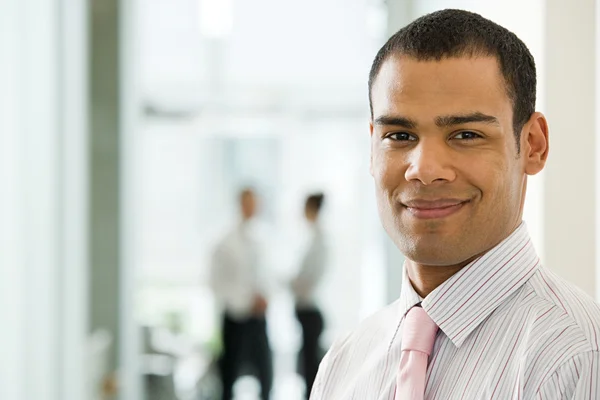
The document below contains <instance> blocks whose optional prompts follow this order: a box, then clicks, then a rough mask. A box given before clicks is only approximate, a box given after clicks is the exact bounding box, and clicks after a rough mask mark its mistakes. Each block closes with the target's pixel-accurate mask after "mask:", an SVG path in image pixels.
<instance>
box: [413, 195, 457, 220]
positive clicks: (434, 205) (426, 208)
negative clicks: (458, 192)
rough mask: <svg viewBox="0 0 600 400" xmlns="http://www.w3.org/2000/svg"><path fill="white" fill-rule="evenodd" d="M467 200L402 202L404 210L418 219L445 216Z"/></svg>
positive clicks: (453, 212)
mask: <svg viewBox="0 0 600 400" xmlns="http://www.w3.org/2000/svg"><path fill="white" fill-rule="evenodd" d="M468 202H469V200H458V199H442V200H433V201H430V200H413V201H409V202H406V203H404V204H403V205H404V207H406V210H407V211H408V212H409V213H411V214H412V215H413V216H414V217H416V218H420V219H435V218H445V217H448V216H450V215H452V214H455V213H457V212H458V211H460V210H461V209H462V208H463V206H464V205H465V204H467V203H468Z"/></svg>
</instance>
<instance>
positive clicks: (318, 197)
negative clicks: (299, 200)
mask: <svg viewBox="0 0 600 400" xmlns="http://www.w3.org/2000/svg"><path fill="white" fill-rule="evenodd" d="M324 200H325V195H324V194H323V193H315V194H311V195H309V196H308V197H307V198H306V203H305V207H306V208H308V209H311V210H314V211H316V212H317V213H318V212H319V211H321V207H322V206H323V201H324Z"/></svg>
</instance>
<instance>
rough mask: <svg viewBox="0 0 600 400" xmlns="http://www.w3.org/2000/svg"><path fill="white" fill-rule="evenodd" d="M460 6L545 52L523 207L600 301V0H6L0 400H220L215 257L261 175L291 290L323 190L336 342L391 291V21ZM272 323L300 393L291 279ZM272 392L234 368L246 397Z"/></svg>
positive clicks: (553, 259)
mask: <svg viewBox="0 0 600 400" xmlns="http://www.w3.org/2000/svg"><path fill="white" fill-rule="evenodd" d="M443 8H463V9H467V10H471V11H475V12H479V13H481V14H482V15H484V16H485V17H487V18H490V19H492V20H494V21H496V22H498V23H500V24H502V25H504V26H506V27H507V28H509V29H511V30H513V31H514V32H515V33H516V34H517V35H518V36H520V37H521V38H522V39H523V40H524V41H525V43H526V44H527V45H528V46H529V48H530V50H531V52H532V53H533V55H534V57H535V58H536V62H537V67H538V109H539V110H540V111H542V112H544V113H545V114H546V115H547V117H548V119H549V124H550V130H551V141H550V144H551V155H550V162H549V165H548V167H547V169H546V170H545V172H544V173H543V174H541V175H540V176H536V177H535V178H533V179H531V180H530V182H529V192H528V199H527V203H526V207H525V220H526V222H527V224H528V226H529V229H530V231H531V233H532V236H533V238H534V240H535V242H536V247H537V249H538V251H539V252H540V255H541V257H542V260H543V261H544V263H545V264H546V265H547V266H548V267H550V268H551V269H552V270H554V271H556V272H557V273H559V274H561V275H563V276H564V277H566V278H567V279H569V280H571V281H572V282H574V283H576V284H577V285H579V286H580V287H581V288H582V289H583V290H585V291H586V292H588V293H589V294H591V295H592V296H595V297H596V298H598V288H599V287H600V286H599V285H598V283H597V282H598V280H597V276H598V275H599V274H598V272H597V271H598V269H599V266H600V264H599V263H598V260H597V257H598V256H597V251H596V246H597V244H598V235H597V233H596V232H597V227H598V222H599V221H598V217H597V215H598V213H597V209H598V200H597V198H598V197H597V195H596V192H597V190H598V188H600V180H599V177H600V174H599V173H598V170H597V166H596V159H597V158H598V150H599V148H598V141H597V140H596V136H597V122H596V116H595V115H596V114H598V113H597V102H596V98H597V92H598V90H597V82H598V79H597V77H596V73H597V72H598V66H597V63H596V59H597V54H600V53H599V51H598V46H597V38H598V33H597V31H596V25H597V23H596V20H597V16H598V14H597V8H598V7H597V3H596V2H595V1H592V0H577V1H572V2H562V1H557V0H547V1H544V0H531V1H517V0H505V1H503V2H492V1H475V0H305V1H295V0H255V1H244V0H170V1H164V0H93V1H90V2H84V1H81V0H1V1H0V57H1V59H2V62H0V82H1V83H0V99H1V101H2V103H1V107H0V124H1V127H0V354H2V361H1V362H0V398H2V399H17V400H30V399H31V400H33V399H36V400H46V399H48V400H82V399H84V400H88V399H89V400H92V399H94V400H96V399H98V400H100V399H103V400H104V399H112V398H118V399H123V400H142V399H149V400H159V399H160V400H167V399H169V400H170V399H181V400H188V399H189V400H192V399H193V400H201V399H213V398H218V397H217V396H218V392H219V382H218V377H217V374H216V373H215V366H214V360H215V355H216V354H218V351H219V346H220V343H219V339H218V331H219V316H218V312H217V310H216V307H215V300H214V296H213V294H212V293H211V291H210V289H209V288H208V282H207V279H208V264H209V261H208V260H209V258H210V252H211V248H212V246H213V245H214V243H215V241H216V240H217V239H219V237H220V236H221V235H222V234H223V232H224V231H225V230H226V229H227V227H229V226H231V225H232V224H233V223H235V218H236V201H237V200H236V196H237V193H238V190H239V189H240V187H242V186H244V185H248V184H250V185H252V186H253V187H255V188H256V190H257V192H258V193H259V195H260V199H261V210H262V214H261V218H262V220H263V221H264V222H265V223H266V224H267V225H268V226H269V229H270V232H271V234H270V238H271V240H272V241H271V245H270V249H271V250H272V254H271V256H272V257H273V260H274V262H273V265H274V269H273V278H274V280H275V281H278V282H284V281H285V280H286V279H288V278H289V277H290V276H292V275H293V274H294V272H295V268H297V260H298V257H299V254H300V253H299V252H300V247H301V246H300V243H302V239H303V235H304V234H305V227H304V226H303V224H302V206H303V201H304V197H305V195H306V194H307V193H310V192H314V191H323V192H324V193H325V194H326V197H327V203H326V208H325V210H324V212H323V226H324V228H325V231H326V233H327V237H328V238H329V246H330V252H331V257H330V262H329V266H328V271H327V274H326V276H325V282H324V284H323V286H322V288H321V291H320V295H319V299H320V303H321V307H322V309H323V313H324V316H325V320H326V329H325V332H324V334H323V336H322V342H323V343H322V345H323V346H324V347H325V348H326V347H327V346H328V345H330V344H331V342H332V341H333V340H334V339H335V338H336V337H338V336H339V335H341V334H343V333H344V332H346V331H348V330H350V329H352V327H354V326H355V325H356V324H357V323H358V322H359V321H360V320H361V319H363V318H364V317H366V316H368V315H369V314H370V313H372V312H374V311H375V310H377V309H378V308H380V307H382V306H383V305H385V304H387V303H389V302H391V301H393V300H394V299H396V298H397V297H398V294H399V288H400V282H401V276H402V275H401V265H402V262H403V258H402V255H401V254H399V252H398V251H397V249H396V248H395V247H394V246H393V245H392V244H391V242H390V241H389V239H388V238H387V236H386V235H385V233H384V232H383V229H382V228H381V226H380V223H379V219H378V215H377V211H376V205H375V199H374V193H373V184H372V180H371V176H370V175H369V130H368V120H369V108H368V97H367V76H368V72H369V69H370V65H371V62H372V59H373V57H374V55H375V53H376V52H377V50H378V49H379V48H380V47H381V45H382V44H383V43H384V42H385V40H386V39H387V37H388V36H389V35H391V34H392V33H394V32H395V31H397V30H398V29H399V28H401V27H402V26H403V25H405V24H406V23H408V22H410V21H411V20H413V19H414V18H416V17H418V16H420V15H423V14H425V13H428V12H431V11H434V10H437V9H443ZM573 232H577V234H576V235H574V234H573ZM567 249H568V251H567ZM268 322H269V337H270V341H271V345H272V349H273V362H274V366H275V376H274V385H273V391H272V398H273V399H275V400H280V399H284V400H294V399H301V398H302V396H303V394H302V393H303V391H304V387H303V382H302V379H301V378H300V376H299V375H298V374H297V372H296V353H297V351H298V348H299V346H300V328H299V326H298V324H297V322H296V321H295V319H294V318H293V304H292V299H291V296H290V293H289V291H287V290H285V285H280V286H279V287H278V289H277V290H275V291H274V293H273V297H272V299H271V303H270V307H269V311H268ZM257 385H258V383H257V382H256V381H255V380H253V379H252V378H250V377H244V378H242V379H240V380H239V381H238V383H237V384H236V393H237V397H236V398H239V399H254V398H256V395H257V391H258V386H257Z"/></svg>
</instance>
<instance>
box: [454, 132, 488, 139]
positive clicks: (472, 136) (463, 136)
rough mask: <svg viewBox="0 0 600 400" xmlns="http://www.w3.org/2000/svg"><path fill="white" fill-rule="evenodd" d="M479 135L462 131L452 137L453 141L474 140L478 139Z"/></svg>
mask: <svg viewBox="0 0 600 400" xmlns="http://www.w3.org/2000/svg"><path fill="white" fill-rule="evenodd" d="M480 138H481V135H480V134H478V133H475V132H471V131H464V132H459V133H457V134H456V135H454V137H453V139H459V140H474V139H480Z"/></svg>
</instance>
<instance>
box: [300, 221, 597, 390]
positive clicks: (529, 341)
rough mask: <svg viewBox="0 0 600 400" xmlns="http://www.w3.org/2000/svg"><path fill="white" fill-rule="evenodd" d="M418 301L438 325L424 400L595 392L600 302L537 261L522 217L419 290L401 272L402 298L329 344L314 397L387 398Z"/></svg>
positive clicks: (314, 388) (430, 358) (392, 386)
mask: <svg viewBox="0 0 600 400" xmlns="http://www.w3.org/2000/svg"><path fill="white" fill-rule="evenodd" d="M574 267H575V268H576V267H577V266H574ZM419 302H422V307H423V309H425V311H427V313H428V314H429V316H430V317H431V318H432V319H433V320H434V321H435V323H436V324H437V325H438V326H439V328H440V329H439V331H438V333H437V336H436V340H435V344H434V347H433V351H432V353H431V356H430V357H429V363H428V367H427V377H426V388H425V394H424V398H425V399H426V400H434V399H435V400H455V399H456V400H458V399H469V400H472V399H486V400H488V399H502V400H504V399H577V400H583V399H590V400H591V399H600V385H599V380H600V353H599V350H598V347H599V340H600V307H599V306H598V305H597V304H596V303H595V302H594V301H593V300H592V299H591V298H590V297H588V296H587V295H586V294H584V293H583V292H582V291H580V290H578V289H577V288H575V287H574V286H572V285H570V284H568V283H566V282H565V281H563V280H562V279H560V278H558V277H557V276H556V275H554V274H553V273H551V272H550V271H548V270H547V269H545V268H544V267H542V265H541V264H540V260H539V258H538V256H537V254H536V252H535V249H534V248H533V245H532V243H531V240H530V238H529V235H528V233H527V228H526V226H525V224H524V223H523V224H521V226H520V227H519V228H518V229H517V230H516V231H515V232H514V233H513V234H511V235H510V236H509V237H508V238H507V239H505V240H504V241H503V242H502V243H500V244H499V245H498V246H496V247H495V248H493V249H492V250H490V251H489V252H487V253H486V254H485V255H483V256H482V257H480V258H478V259H477V260H475V261H473V262H472V263H470V264H469V265H468V266H466V267H465V268H463V269H462V270H460V271H459V272H457V273H456V274H455V275H453V276H452V277H451V278H450V279H448V280H447V281H446V282H444V283H443V284H442V285H440V286H439V287H438V288H436V289H435V290H434V291H433V292H431V293H430V294H429V295H428V296H427V297H426V298H425V299H421V298H420V297H419V295H418V294H417V293H416V292H415V291H414V289H413V287H412V285H411V284H410V281H409V280H408V279H407V277H406V272H405V276H404V281H403V284H402V291H401V295H400V299H398V300H397V301H396V302H394V303H393V304H391V305H389V306H387V307H386V308H384V309H383V310H381V311H379V312H377V313H376V314H375V315H373V316H371V317H369V318H367V319H366V320H365V321H363V322H362V323H361V324H360V325H359V327H358V328H357V329H356V330H355V331H353V332H352V333H350V334H349V335H347V336H346V337H344V338H342V339H340V340H338V341H336V342H335V343H334V344H333V346H332V348H331V349H330V350H329V352H328V353H327V355H326V356H325V358H324V359H323V362H322V363H321V366H320V368H319V374H318V376H317V380H316V382H315V385H314V387H313V391H312V394H311V400H347V399H356V400H368V399H373V400H375V399H377V400H393V399H394V389H395V387H394V386H395V379H396V374H397V371H398V366H399V364H400V351H401V350H400V345H401V343H400V342H401V337H402V323H403V319H404V316H405V314H406V313H407V312H408V310H409V309H410V308H411V307H413V306H414V305H415V304H417V303H419Z"/></svg>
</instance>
